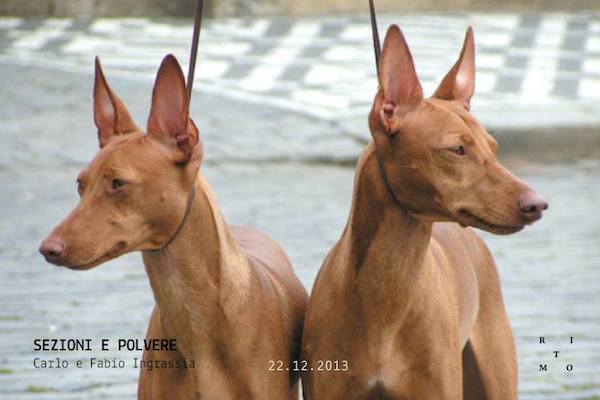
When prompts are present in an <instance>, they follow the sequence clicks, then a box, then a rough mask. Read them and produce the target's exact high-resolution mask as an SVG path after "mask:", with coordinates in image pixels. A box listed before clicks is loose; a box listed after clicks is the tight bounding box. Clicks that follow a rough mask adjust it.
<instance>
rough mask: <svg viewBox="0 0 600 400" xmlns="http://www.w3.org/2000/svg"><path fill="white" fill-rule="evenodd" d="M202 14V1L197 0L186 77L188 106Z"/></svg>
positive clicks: (192, 84)
mask: <svg viewBox="0 0 600 400" xmlns="http://www.w3.org/2000/svg"><path fill="white" fill-rule="evenodd" d="M203 13H204V0H198V5H197V6H196V19H195V20H194V34H193V36H192V48H191V49H190V66H189V69H188V77H187V94H188V105H189V103H191V101H192V87H193V86H194V72H195V71H196V57H197V55H198V42H199V41H200V29H201V28H202V14H203Z"/></svg>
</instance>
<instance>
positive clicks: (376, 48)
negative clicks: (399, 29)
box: [369, 0, 400, 203]
mask: <svg viewBox="0 0 600 400" xmlns="http://www.w3.org/2000/svg"><path fill="white" fill-rule="evenodd" d="M374 2H375V0H369V13H370V15H371V32H372V34H373V49H374V51H375V69H376V71H375V72H376V73H377V82H378V83H379V90H381V75H380V74H379V72H380V65H379V64H380V60H381V43H380V41H379V30H378V29H377V16H376V15H375V4H374ZM375 156H376V158H377V165H378V166H379V173H380V174H381V178H382V179H383V183H384V185H385V187H386V188H387V190H388V191H389V192H390V195H391V196H392V198H393V199H394V201H395V202H396V203H400V202H399V201H398V199H397V198H396V194H395V193H394V191H393V190H392V187H391V186H390V181H389V180H388V176H387V172H386V171H385V165H384V164H383V159H382V157H381V154H380V153H379V151H378V150H377V146H375Z"/></svg>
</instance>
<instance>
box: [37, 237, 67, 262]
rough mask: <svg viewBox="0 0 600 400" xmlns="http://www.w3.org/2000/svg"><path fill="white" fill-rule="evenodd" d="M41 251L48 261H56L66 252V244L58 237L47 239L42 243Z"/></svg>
mask: <svg viewBox="0 0 600 400" xmlns="http://www.w3.org/2000/svg"><path fill="white" fill-rule="evenodd" d="M39 250H40V253H42V255H43V256H44V258H46V261H48V262H51V263H56V262H58V261H59V260H60V258H61V257H62V255H63V253H64V252H65V245H64V244H63V243H62V242H61V241H59V240H56V239H46V240H44V241H43V242H42V244H41V245H40V249H39Z"/></svg>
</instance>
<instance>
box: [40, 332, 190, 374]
mask: <svg viewBox="0 0 600 400" xmlns="http://www.w3.org/2000/svg"><path fill="white" fill-rule="evenodd" d="M115 344H116V350H117V351H143V350H148V351H176V350H177V340H176V339H113V340H111V339H100V340H97V341H94V340H92V339H34V340H33V350H34V351H36V352H39V351H43V352H75V351H95V350H100V351H111V350H112V349H111V346H113V345H115ZM127 365H128V363H127V362H126V361H125V360H122V359H117V357H112V358H111V357H89V358H88V359H78V360H67V359H65V358H61V357H59V356H55V357H51V358H47V357H46V358H43V357H35V358H34V360H33V366H34V367H35V368H44V369H46V368H47V369H54V368H69V367H76V368H126V367H127ZM129 366H130V367H133V368H145V369H149V370H152V369H155V368H195V367H196V365H195V363H194V361H193V360H190V361H186V360H185V359H177V360H173V359H168V360H144V359H142V358H141V357H133V358H132V359H131V361H130V363H129Z"/></svg>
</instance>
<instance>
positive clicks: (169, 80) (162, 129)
mask: <svg viewBox="0 0 600 400" xmlns="http://www.w3.org/2000/svg"><path fill="white" fill-rule="evenodd" d="M148 134H150V135H153V136H154V137H156V138H158V139H160V140H161V141H162V142H164V143H166V144H168V145H169V146H172V147H173V148H174V149H175V150H176V152H177V154H176V160H177V162H187V161H189V160H190V158H191V156H192V153H193V149H194V147H195V146H196V144H198V129H197V128H196V125H195V124H194V122H193V121H192V120H191V118H190V117H189V102H188V97H187V91H186V88H185V78H184V77H183V71H182V70H181V67H180V66H179V63H178V62H177V59H176V58H175V56H173V55H172V54H169V55H167V56H166V57H165V58H164V59H163V61H162V63H161V65H160V68H159V70H158V74H157V75H156V81H155V83H154V90H153V92H152V108H151V109H150V117H149V118H148Z"/></svg>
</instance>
